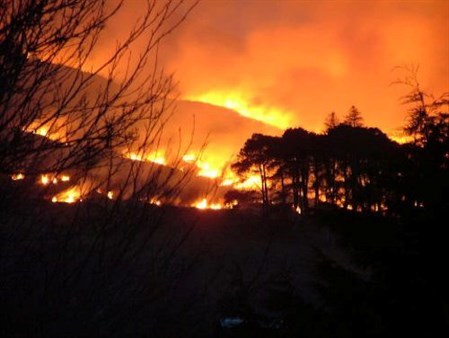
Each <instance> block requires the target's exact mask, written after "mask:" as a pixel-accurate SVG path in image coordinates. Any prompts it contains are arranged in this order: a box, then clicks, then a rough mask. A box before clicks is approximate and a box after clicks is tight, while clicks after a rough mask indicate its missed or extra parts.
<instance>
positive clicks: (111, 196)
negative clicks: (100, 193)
mask: <svg viewBox="0 0 449 338" xmlns="http://www.w3.org/2000/svg"><path fill="white" fill-rule="evenodd" d="M107 196H108V198H109V199H110V200H112V199H114V192H113V191H108V193H107Z"/></svg>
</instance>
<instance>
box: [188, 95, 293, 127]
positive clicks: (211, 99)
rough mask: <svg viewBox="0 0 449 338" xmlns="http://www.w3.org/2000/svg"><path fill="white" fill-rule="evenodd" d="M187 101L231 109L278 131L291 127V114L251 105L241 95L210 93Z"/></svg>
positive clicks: (276, 109) (272, 108) (277, 109)
mask: <svg viewBox="0 0 449 338" xmlns="http://www.w3.org/2000/svg"><path fill="white" fill-rule="evenodd" d="M188 99H189V100H192V101H199V102H203V103H208V104H213V105H215V106H220V107H225V108H228V109H232V110H234V111H236V112H237V113H239V114H240V115H242V116H245V117H249V118H251V119H254V120H257V121H261V122H264V123H266V124H269V125H272V126H275V127H277V128H280V129H287V128H288V127H289V126H290V125H291V118H290V116H291V114H290V113H289V112H286V111H283V110H282V109H279V108H276V107H267V106H262V105H259V104H251V103H249V102H251V100H250V99H248V98H246V97H244V96H243V94H241V93H236V92H220V91H211V92H208V93H204V94H201V95H197V96H192V97H188Z"/></svg>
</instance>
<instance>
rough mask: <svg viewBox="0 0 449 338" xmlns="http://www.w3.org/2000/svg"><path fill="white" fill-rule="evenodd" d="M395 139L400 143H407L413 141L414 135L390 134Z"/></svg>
mask: <svg viewBox="0 0 449 338" xmlns="http://www.w3.org/2000/svg"><path fill="white" fill-rule="evenodd" d="M388 136H389V137H390V138H391V139H392V140H393V141H395V142H397V143H399V144H405V143H409V142H413V136H411V135H403V134H392V135H388Z"/></svg>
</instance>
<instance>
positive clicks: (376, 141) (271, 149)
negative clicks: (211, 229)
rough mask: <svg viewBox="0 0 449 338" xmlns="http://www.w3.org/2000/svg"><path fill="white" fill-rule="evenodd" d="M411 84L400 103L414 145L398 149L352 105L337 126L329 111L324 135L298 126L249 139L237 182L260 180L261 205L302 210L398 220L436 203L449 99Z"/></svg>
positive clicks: (443, 179) (444, 181) (448, 141)
mask: <svg viewBox="0 0 449 338" xmlns="http://www.w3.org/2000/svg"><path fill="white" fill-rule="evenodd" d="M411 85H412V91H411V92H410V93H409V94H408V95H407V96H405V98H404V101H405V103H407V104H410V105H411V109H410V111H409V116H408V117H409V119H408V123H407V125H406V126H405V127H404V132H405V133H406V134H407V135H409V136H411V139H412V141H411V142H408V143H405V144H399V143H397V142H395V141H393V140H391V139H390V138H389V137H388V136H387V135H386V134H385V133H384V132H382V131H381V130H380V129H378V128H372V127H366V126H364V124H363V118H362V115H361V113H360V111H359V110H358V109H357V108H356V107H355V106H352V107H351V108H350V110H349V112H348V114H347V115H346V116H345V118H344V120H343V121H342V122H339V121H338V117H337V116H336V114H335V113H331V114H329V116H328V117H327V118H326V121H325V125H326V130H325V132H324V133H322V134H317V133H314V132H310V131H307V130H305V129H303V128H291V129H287V130H286V131H285V132H284V133H283V135H282V136H280V137H275V136H269V135H263V134H253V135H252V136H251V137H250V138H249V139H248V140H247V141H246V142H245V144H244V146H243V147H242V149H241V150H240V152H239V154H238V157H237V160H236V161H235V162H234V163H233V164H232V169H233V170H234V171H235V172H236V173H237V174H238V175H239V176H240V177H242V178H244V177H246V176H247V175H258V176H259V177H260V182H261V185H260V201H261V202H262V203H263V205H264V206H268V205H271V204H285V205H292V207H293V208H294V209H295V210H297V211H298V212H301V213H307V212H309V211H310V210H311V209H313V208H316V207H318V206H324V205H333V206H339V207H342V208H345V209H353V210H357V211H363V212H367V211H371V212H382V213H384V214H389V215H397V214H398V213H400V212H401V211H402V210H404V209H406V210H409V209H411V208H423V207H431V206H434V205H439V204H441V203H443V202H442V201H443V200H444V198H443V196H444V191H445V190H446V188H447V187H448V186H449V185H448V175H447V174H448V161H449V114H448V113H447V111H445V109H446V108H447V104H448V97H447V94H445V95H442V96H441V97H440V98H439V99H434V98H433V97H431V96H430V95H427V94H426V93H424V92H423V91H422V90H421V89H420V87H419V85H418V83H417V82H416V83H411ZM446 191H447V190H446ZM235 196H238V193H236V192H230V193H229V194H228V198H233V197H235Z"/></svg>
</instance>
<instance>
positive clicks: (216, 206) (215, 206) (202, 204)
mask: <svg viewBox="0 0 449 338" xmlns="http://www.w3.org/2000/svg"><path fill="white" fill-rule="evenodd" d="M192 207H194V208H197V209H201V210H205V209H212V210H221V209H223V206H222V205H221V204H220V203H210V204H209V202H208V201H207V199H206V198H203V199H201V200H199V201H196V202H195V203H193V204H192Z"/></svg>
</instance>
